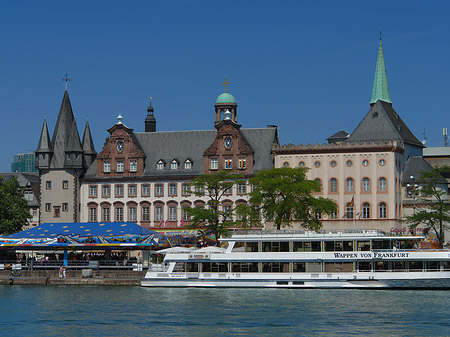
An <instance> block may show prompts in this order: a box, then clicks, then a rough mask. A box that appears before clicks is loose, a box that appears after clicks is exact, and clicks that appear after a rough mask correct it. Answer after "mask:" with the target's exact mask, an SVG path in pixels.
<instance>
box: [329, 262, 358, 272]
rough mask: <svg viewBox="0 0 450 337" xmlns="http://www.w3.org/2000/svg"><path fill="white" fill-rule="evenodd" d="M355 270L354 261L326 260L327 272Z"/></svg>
mask: <svg viewBox="0 0 450 337" xmlns="http://www.w3.org/2000/svg"><path fill="white" fill-rule="evenodd" d="M352 271H353V262H325V272H326V273H350V272H352Z"/></svg>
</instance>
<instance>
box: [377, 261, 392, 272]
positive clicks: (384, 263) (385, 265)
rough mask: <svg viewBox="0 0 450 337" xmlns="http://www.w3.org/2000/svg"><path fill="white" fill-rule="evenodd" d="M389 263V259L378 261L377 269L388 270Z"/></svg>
mask: <svg viewBox="0 0 450 337" xmlns="http://www.w3.org/2000/svg"><path fill="white" fill-rule="evenodd" d="M388 269H389V263H388V262H387V261H376V262H375V271H388Z"/></svg>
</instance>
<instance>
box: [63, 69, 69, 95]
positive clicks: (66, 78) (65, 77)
mask: <svg viewBox="0 0 450 337" xmlns="http://www.w3.org/2000/svg"><path fill="white" fill-rule="evenodd" d="M62 80H63V81H66V91H67V82H68V81H70V78H68V77H67V73H66V74H65V75H64V78H63V79H62Z"/></svg>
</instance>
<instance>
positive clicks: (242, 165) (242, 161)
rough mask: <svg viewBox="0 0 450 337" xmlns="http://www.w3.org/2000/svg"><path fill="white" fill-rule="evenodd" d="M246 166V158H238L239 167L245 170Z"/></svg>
mask: <svg viewBox="0 0 450 337" xmlns="http://www.w3.org/2000/svg"><path fill="white" fill-rule="evenodd" d="M246 168H247V159H245V158H239V169H241V170H245V169H246Z"/></svg>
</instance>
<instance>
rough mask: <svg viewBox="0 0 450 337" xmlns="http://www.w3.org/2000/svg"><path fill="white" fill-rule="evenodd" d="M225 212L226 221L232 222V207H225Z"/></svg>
mask: <svg viewBox="0 0 450 337" xmlns="http://www.w3.org/2000/svg"><path fill="white" fill-rule="evenodd" d="M223 212H224V216H225V220H226V221H230V220H231V206H230V205H225V206H223Z"/></svg>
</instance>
